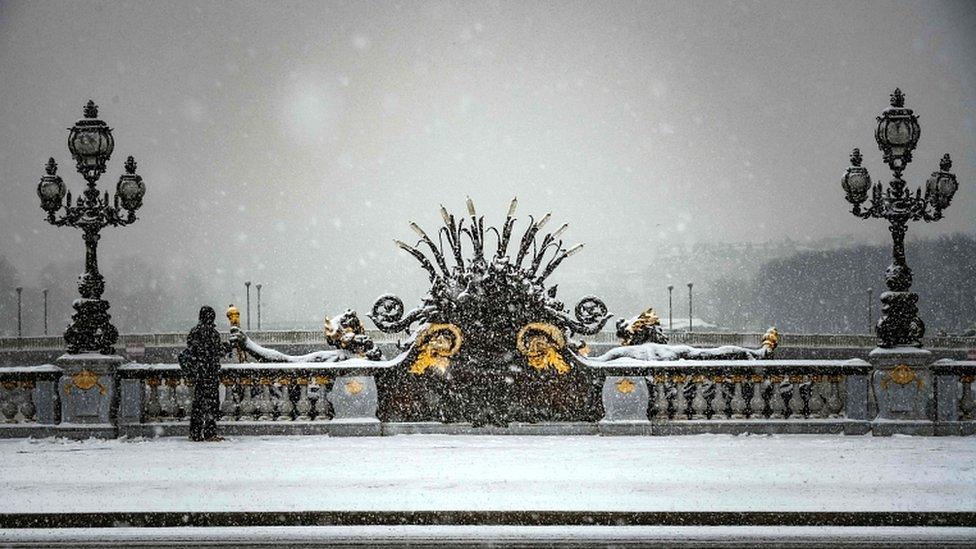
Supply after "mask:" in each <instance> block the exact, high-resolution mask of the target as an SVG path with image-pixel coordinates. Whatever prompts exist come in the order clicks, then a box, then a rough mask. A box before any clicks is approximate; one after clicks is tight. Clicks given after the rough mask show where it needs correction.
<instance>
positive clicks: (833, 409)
mask: <svg viewBox="0 0 976 549" xmlns="http://www.w3.org/2000/svg"><path fill="white" fill-rule="evenodd" d="M843 379H844V378H843V376H829V381H830V396H828V397H827V412H828V416H829V417H840V412H841V410H843V409H844V401H843V400H841V398H840V382H841V380H843Z"/></svg>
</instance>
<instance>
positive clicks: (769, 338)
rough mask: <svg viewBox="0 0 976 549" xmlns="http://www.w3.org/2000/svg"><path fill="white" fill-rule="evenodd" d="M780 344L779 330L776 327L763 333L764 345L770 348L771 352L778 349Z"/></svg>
mask: <svg viewBox="0 0 976 549" xmlns="http://www.w3.org/2000/svg"><path fill="white" fill-rule="evenodd" d="M778 346H779V330H777V329H776V328H775V327H774V328H770V329H768V330H766V333H765V334H763V340H762V347H763V348H764V349H767V350H769V352H770V353H772V352H773V351H775V350H776V347H778Z"/></svg>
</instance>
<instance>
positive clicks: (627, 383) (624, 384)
mask: <svg viewBox="0 0 976 549" xmlns="http://www.w3.org/2000/svg"><path fill="white" fill-rule="evenodd" d="M635 387H636V385H634V382H633V381H631V380H630V379H628V378H626V377H625V378H623V379H621V380H620V381H618V382H617V392H618V393H623V394H625V395H626V394H628V393H633V392H634V388H635Z"/></svg>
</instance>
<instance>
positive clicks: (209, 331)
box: [179, 305, 230, 440]
mask: <svg viewBox="0 0 976 549" xmlns="http://www.w3.org/2000/svg"><path fill="white" fill-rule="evenodd" d="M216 318H217V313H215V312H214V310H213V308H212V307H208V306H206V305H204V306H203V307H200V323H199V324H197V325H196V326H194V327H193V329H192V330H190V334H189V335H187V336H186V349H184V350H183V352H181V353H180V359H179V360H180V368H182V370H183V372H184V374H185V375H186V377H187V379H189V380H190V381H191V382H192V383H193V407H192V409H191V411H190V440H220V437H218V436H217V416H218V414H219V407H220V389H219V387H220V381H219V374H220V358H221V356H223V355H226V354H227V353H229V352H230V345H229V344H227V343H223V342H222V341H221V340H220V333H219V332H218V331H217V327H216V324H215V321H216Z"/></svg>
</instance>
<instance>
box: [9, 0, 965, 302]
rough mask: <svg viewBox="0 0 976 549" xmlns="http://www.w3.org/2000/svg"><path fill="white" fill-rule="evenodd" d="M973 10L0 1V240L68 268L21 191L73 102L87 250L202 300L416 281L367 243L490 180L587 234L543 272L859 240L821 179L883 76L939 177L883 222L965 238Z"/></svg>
mask: <svg viewBox="0 0 976 549" xmlns="http://www.w3.org/2000/svg"><path fill="white" fill-rule="evenodd" d="M974 29H976V2H917V3H916V2H897V3H890V2H866V1H861V2H827V3H821V2H759V3H752V2H730V3H726V2H702V3H694V2H684V1H682V2H676V3H668V2H639V3H630V2H591V1H588V2H580V3H570V2H553V3H549V2H546V3H530V2H502V3H488V2H485V3H476V2H464V3H444V2H433V3H429V2H428V3H420V2H403V3H392V2H390V3H385V2H350V3H345V2H309V3H303V2H265V3H254V2H247V3H239V2H213V1H210V2H165V1H156V2H151V3H150V2H111V3H103V2H9V1H0V127H2V131H0V167H2V169H0V188H2V191H3V192H2V194H0V234H2V235H3V237H2V238H0V254H3V255H6V256H7V257H8V259H10V260H11V261H12V262H13V263H14V265H15V266H16V267H17V269H18V270H19V271H20V273H21V275H22V276H23V277H25V278H28V279H29V278H30V277H31V276H32V274H34V273H36V272H37V271H38V270H39V269H40V268H42V267H43V266H44V265H45V264H46V263H47V262H48V261H51V260H66V259H70V260H77V261H78V264H79V271H80V270H81V264H82V246H81V244H80V241H81V239H80V235H79V234H75V233H77V232H78V231H73V230H68V229H56V228H54V227H51V226H49V225H48V224H47V223H45V222H44V221H43V212H42V211H41V209H40V208H39V205H38V200H37V198H36V195H35V188H36V184H37V180H38V178H39V177H40V175H42V173H43V165H44V163H45V161H46V160H47V158H48V157H49V156H53V157H54V158H55V159H56V160H57V161H58V162H59V163H60V164H61V166H62V171H61V175H62V176H64V177H65V179H66V181H67V182H68V183H69V187H70V188H71V189H73V190H74V191H75V192H77V191H78V190H80V188H81V179H80V177H79V176H78V175H77V174H75V173H74V171H73V170H72V169H71V162H70V156H69V153H68V150H67V147H66V135H67V132H66V130H65V128H67V127H69V126H71V125H72V124H73V123H74V122H75V120H77V119H78V118H79V117H80V116H81V107H82V105H83V104H84V103H85V102H86V101H87V100H88V99H89V98H90V99H93V100H95V102H96V103H98V104H99V106H100V107H101V111H100V115H101V118H102V119H104V120H106V121H107V122H108V123H109V124H110V125H111V126H112V127H114V128H115V140H116V148H115V154H114V156H113V158H112V161H111V162H110V166H109V171H108V172H107V173H106V175H105V176H104V178H103V186H104V188H108V189H112V190H114V185H115V181H116V179H117V177H118V174H119V173H121V171H122V166H121V164H122V162H123V160H124V159H125V156H126V155H129V154H132V155H135V157H136V159H137V160H138V162H139V173H141V174H142V175H143V177H144V178H145V181H146V183H147V187H148V192H147V195H146V199H145V207H144V208H143V209H142V210H141V211H140V217H141V220H140V221H139V222H138V223H136V224H135V225H133V226H131V227H127V228H124V229H107V230H106V234H105V235H104V237H103V239H102V241H101V249H100V255H101V258H102V261H103V264H105V263H111V262H112V261H113V260H114V259H117V258H119V257H121V256H124V255H132V254H139V255H145V256H146V257H148V258H150V259H151V260H153V261H160V262H168V263H169V264H170V265H186V266H188V268H194V269H199V270H202V271H204V272H207V273H211V274H212V275H213V276H214V277H217V278H219V279H221V280H222V281H226V285H227V287H228V290H227V291H228V298H230V297H233V295H232V294H233V292H237V293H238V294H239V293H240V292H239V290H238V288H239V287H240V284H241V282H242V281H243V280H245V279H252V280H255V281H262V280H263V281H264V282H265V284H266V285H267V286H269V290H268V291H270V290H271V289H272V288H277V290H278V292H280V294H281V295H282V296H284V295H287V296H288V297H287V299H286V298H285V297H282V298H281V299H282V300H285V301H287V302H288V303H290V304H291V305H289V306H293V307H297V308H299V309H301V308H302V307H306V308H310V309H315V310H319V309H321V307H322V305H323V303H326V304H328V306H329V309H338V308H341V307H345V306H347V305H353V306H357V307H360V308H363V307H366V306H367V305H368V304H369V302H371V298H372V297H375V296H376V295H378V294H380V293H383V292H385V291H395V292H399V293H401V294H407V295H408V296H409V295H410V292H411V291H416V290H418V289H422V288H423V285H424V282H425V277H424V275H423V273H422V272H421V271H420V269H419V268H417V267H415V265H414V263H413V260H412V259H411V258H409V257H404V254H402V252H399V251H398V250H397V249H396V248H395V247H394V246H393V243H392V240H393V239H394V238H402V239H409V237H412V233H410V231H409V228H408V226H407V224H408V222H409V221H411V220H416V221H417V222H419V223H420V224H421V225H423V226H427V227H432V226H433V225H434V224H435V223H437V222H438V219H439V217H438V214H437V206H438V204H439V203H442V202H443V203H444V204H445V205H446V206H448V207H449V208H451V209H455V210H458V211H460V210H461V209H462V208H463V206H464V197H465V196H466V195H470V196H471V197H472V198H473V199H474V200H475V202H476V204H477V205H478V207H479V209H480V210H481V211H483V212H484V213H485V214H486V215H488V219H489V220H490V221H492V222H497V221H498V220H499V219H500V218H502V217H503V215H504V211H505V207H506V205H507V202H508V200H509V199H510V198H511V197H512V196H514V195H517V196H518V197H519V202H520V209H521V213H522V214H523V216H522V217H523V218H524V217H525V215H526V214H529V213H533V214H536V215H538V214H541V213H544V212H546V211H549V210H552V212H553V216H554V221H553V222H554V223H562V222H564V221H568V222H569V223H570V224H571V228H570V231H569V232H568V233H567V235H568V238H569V240H570V241H582V242H586V243H587V248H586V250H585V252H584V253H583V254H580V255H579V256H576V257H573V258H572V259H571V260H569V261H567V262H566V263H564V266H563V267H561V269H572V267H571V266H570V264H571V263H572V262H579V263H578V264H587V265H593V264H598V263H601V262H604V263H606V264H607V266H608V268H611V269H613V268H621V269H623V268H630V267H633V265H634V264H635V262H636V263H638V264H639V263H640V262H641V261H645V262H646V261H647V260H646V258H648V257H652V256H653V254H654V253H655V252H656V251H657V250H659V249H661V247H662V246H664V245H666V244H668V243H673V242H682V243H685V242H686V243H693V242H713V241H721V242H740V241H755V242H759V241H766V240H770V239H773V240H776V239H781V238H784V237H789V238H793V239H798V240H802V239H809V238H813V239H816V238H821V237H831V236H845V235H850V236H851V237H852V238H853V239H858V240H868V241H881V239H883V238H887V230H886V228H885V225H884V224H883V223H881V222H878V221H873V222H864V221H859V220H857V219H855V218H854V217H853V216H851V215H850V214H849V213H848V212H847V210H848V206H847V203H846V202H845V200H844V196H843V192H842V191H841V189H840V185H839V179H840V176H841V175H842V174H843V171H844V169H845V167H846V166H847V165H848V160H847V157H848V154H849V152H850V149H851V147H853V146H860V147H861V149H862V151H864V152H865V156H866V166H867V167H868V168H869V169H870V170H871V172H872V175H873V176H874V178H875V179H880V178H882V177H885V176H886V175H887V172H886V169H883V165H882V164H881V159H880V153H879V152H878V150H877V147H876V145H875V144H874V137H873V129H874V124H875V118H874V117H875V116H876V115H877V114H878V113H879V112H880V111H881V110H882V109H883V108H884V107H885V106H886V105H887V101H888V95H889V93H890V92H891V91H892V89H893V88H894V87H895V86H900V87H901V88H902V89H903V90H904V91H905V93H906V94H907V96H908V102H907V103H908V106H909V107H911V108H914V109H915V110H916V112H917V113H918V114H920V116H921V124H922V137H921V141H920V143H919V147H918V149H917V151H916V154H915V162H914V163H913V164H912V165H911V166H910V167H909V169H908V171H907V176H908V177H909V180H910V182H911V184H912V185H913V186H914V185H919V184H922V183H923V182H924V179H925V178H926V177H927V176H928V174H929V173H930V172H932V171H933V170H935V169H937V167H938V159H939V158H940V157H941V156H942V154H943V153H944V152H949V153H951V154H952V156H953V158H954V160H955V165H954V171H955V172H956V174H957V175H958V177H959V179H960V182H961V184H962V185H961V189H960V191H959V193H958V194H957V198H956V200H955V202H954V204H953V206H952V207H951V208H950V209H949V210H948V212H947V218H946V219H945V220H944V221H942V222H940V223H938V224H935V225H928V226H923V225H924V224H921V225H919V224H915V225H913V226H912V228H911V233H912V234H914V235H922V236H926V235H935V234H939V233H948V232H953V231H966V232H972V231H973V229H974V225H976V223H974V213H976V189H974V187H973V181H974V179H976V177H974V176H976V152H974V151H976V118H974V113H976V32H974ZM688 261H694V258H692V257H689V259H688ZM106 274H107V275H108V277H109V279H108V283H109V285H111V273H106ZM603 283H606V284H610V283H612V280H610V279H608V280H606V281H603ZM565 297H566V298H567V300H568V301H575V298H576V297H578V296H565Z"/></svg>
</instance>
